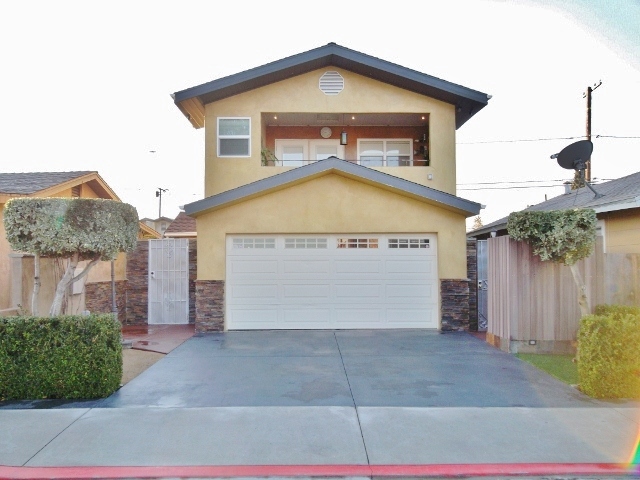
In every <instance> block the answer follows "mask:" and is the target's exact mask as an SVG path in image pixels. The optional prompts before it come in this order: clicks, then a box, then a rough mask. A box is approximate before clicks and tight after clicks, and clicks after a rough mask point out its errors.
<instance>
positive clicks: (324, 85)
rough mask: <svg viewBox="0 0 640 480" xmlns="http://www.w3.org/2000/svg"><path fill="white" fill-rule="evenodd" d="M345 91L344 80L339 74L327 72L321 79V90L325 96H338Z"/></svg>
mask: <svg viewBox="0 0 640 480" xmlns="http://www.w3.org/2000/svg"><path fill="white" fill-rule="evenodd" d="M343 89H344V78H342V75H340V74H339V73H338V72H325V73H324V74H323V75H322V76H321V77H320V90H322V91H323V92H324V94H325V95H338V94H339V93H340V92H341V91H342V90H343Z"/></svg>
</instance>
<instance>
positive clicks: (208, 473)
mask: <svg viewBox="0 0 640 480" xmlns="http://www.w3.org/2000/svg"><path fill="white" fill-rule="evenodd" d="M631 473H633V469H632V468H631V467H628V466H625V465H619V464H612V463H504V464H501V463H497V464H496V463H490V464H461V465H457V464H442V465H438V464H434V465H203V466H165V467H123V466H119V467H99V466H92V467H8V466H1V465H0V480H5V479H6V480H26V479H28V480H58V479H68V480H82V479H99V478H109V479H120V478H137V479H152V478H162V477H174V478H183V477H190V478H211V477H351V476H364V477H370V476H381V477H411V476H420V477H436V476H437V477H460V476H479V477H489V476H505V475H507V476H525V475H603V474H604V475H629V474H631Z"/></svg>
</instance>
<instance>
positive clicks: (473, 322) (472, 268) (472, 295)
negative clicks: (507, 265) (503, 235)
mask: <svg viewBox="0 0 640 480" xmlns="http://www.w3.org/2000/svg"><path fill="white" fill-rule="evenodd" d="M467 277H468V278H469V330H471V331H474V332H477V331H478V241H477V240H476V239H475V238H467Z"/></svg>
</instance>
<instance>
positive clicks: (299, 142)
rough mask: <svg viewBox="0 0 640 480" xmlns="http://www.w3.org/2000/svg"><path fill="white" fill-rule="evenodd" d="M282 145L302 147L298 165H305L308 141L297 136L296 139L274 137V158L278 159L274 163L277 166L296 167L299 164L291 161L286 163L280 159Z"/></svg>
mask: <svg viewBox="0 0 640 480" xmlns="http://www.w3.org/2000/svg"><path fill="white" fill-rule="evenodd" d="M284 147H302V160H301V163H300V165H306V164H307V163H309V142H308V141H307V140H306V139H303V138H297V139H278V138H277V139H276V158H277V159H278V161H277V162H276V165H279V166H284V167H287V166H290V167H297V166H300V165H295V164H293V163H290V164H288V165H287V163H286V162H285V161H284V160H283V159H282V157H283V155H282V149H283V148H284Z"/></svg>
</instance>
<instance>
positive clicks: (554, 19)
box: [0, 0, 640, 225]
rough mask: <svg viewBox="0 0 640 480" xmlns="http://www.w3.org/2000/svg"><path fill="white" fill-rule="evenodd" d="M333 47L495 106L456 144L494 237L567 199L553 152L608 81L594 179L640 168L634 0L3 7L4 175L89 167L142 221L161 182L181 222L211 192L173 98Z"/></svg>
mask: <svg viewBox="0 0 640 480" xmlns="http://www.w3.org/2000/svg"><path fill="white" fill-rule="evenodd" d="M383 6H385V7H386V8H383ZM391 8H392V10H391ZM329 42H336V43H338V44H340V45H343V46H345V47H347V48H351V49H353V50H357V51H360V52H363V53H366V54H369V55H373V56H376V57H379V58H381V59H384V60H387V61H390V62H393V63H397V64H400V65H402V66H405V67H408V68H412V69H415V70H418V71H421V72H424V73H427V74H430V75H434V76H436V77H439V78H442V79H445V80H448V81H451V82H454V83H459V84H462V85H464V86H466V87H469V88H472V89H475V90H480V91H482V92H485V93H488V94H490V95H492V99H491V100H490V101H489V105H488V106H487V107H485V108H484V109H483V110H482V111H481V112H480V113H478V114H477V115H476V116H474V117H473V118H472V119H471V120H470V121H469V122H467V123H466V124H465V125H464V126H463V127H462V128H460V129H459V130H458V132H457V142H458V147H457V155H458V157H457V159H458V164H457V165H458V168H457V175H458V176H457V182H458V195H459V196H461V197H463V198H467V199H469V200H473V201H476V202H479V203H482V204H484V205H486V208H485V209H484V210H483V211H482V212H481V218H482V220H483V222H484V223H485V224H486V223H489V222H490V221H493V220H496V219H498V218H501V217H502V216H505V215H508V213H510V212H511V211H515V210H520V209H522V208H525V207H526V206H527V205H530V204H534V203H539V202H540V201H543V200H544V199H545V195H547V196H548V197H549V198H551V197H553V196H556V195H559V194H561V193H562V191H563V188H562V186H561V185H562V182H563V181H564V180H569V179H570V178H572V172H570V171H568V170H563V169H562V168H560V167H559V166H558V164H557V163H556V161H555V160H551V159H550V158H549V156H550V155H551V154H553V153H557V152H559V151H560V150H561V149H562V148H563V147H564V146H566V145H568V144H570V143H572V142H574V141H576V140H579V139H580V136H582V135H584V134H585V118H586V100H585V99H584V98H583V93H584V92H585V91H586V89H587V87H588V86H589V85H594V84H598V83H599V82H600V81H602V84H601V85H600V86H599V87H598V88H597V89H596V90H595V91H594V93H593V122H592V133H593V135H594V138H593V141H594V152H593V157H592V163H593V168H592V175H593V177H595V178H597V179H612V178H618V177H621V176H624V175H628V174H631V173H634V172H637V171H639V170H640V155H639V154H638V151H639V147H640V138H638V137H640V121H638V115H639V114H640V2H638V1H634V0H618V1H615V0H609V1H607V2H602V1H598V0H581V1H578V0H527V1H518V2H516V1H511V2H510V1H497V0H491V1H489V0H487V1H484V0H469V1H464V0H446V1H445V0H443V1H425V0H415V1H412V0H397V1H394V2H391V3H385V4H380V3H375V2H371V1H370V0H369V1H364V0H362V1H360V0H350V1H345V2H340V3H323V2H319V3H318V2H313V3H312V2H308V1H301V0H297V1H280V0H271V1H269V2H264V1H243V2H217V1H188V0H184V1H135V0H128V1H120V0H111V1H109V2H99V3H98V2H92V1H65V0H58V1H55V2H51V1H14V2H4V3H3V4H2V6H1V7H0V49H1V53H2V56H1V62H2V68H1V72H2V73H0V90H1V91H2V95H3V101H2V104H1V106H0V119H1V121H2V126H1V127H2V129H1V130H0V131H1V132H2V136H1V140H0V162H1V165H2V167H1V169H0V170H1V171H4V172H35V171H70V170H97V171H98V172H99V173H100V175H102V177H103V178H104V179H105V181H106V182H107V183H108V184H109V185H110V186H111V187H112V188H113V189H114V190H115V192H116V193H117V194H118V195H119V196H120V198H121V199H122V200H123V201H125V202H128V203H131V204H132V205H134V206H135V207H136V208H137V210H138V214H139V216H140V217H141V218H142V217H152V218H155V217H157V215H158V199H157V198H156V197H155V192H156V190H157V189H158V187H161V188H164V189H168V191H167V192H166V193H165V194H164V195H163V199H162V200H163V205H162V214H163V215H165V216H169V217H175V216H176V215H177V214H178V212H179V206H180V205H184V204H185V203H190V202H193V201H196V200H199V199H201V198H202V196H203V183H204V135H203V134H204V132H203V130H195V129H193V127H191V125H190V124H189V122H188V121H187V120H186V118H184V116H183V115H182V114H181V113H180V111H179V110H178V109H177V107H176V106H175V105H174V104H173V101H172V99H171V97H170V94H171V93H173V92H176V91H180V90H183V89H185V88H189V87H192V86H195V85H199V84H201V83H205V82H208V81H211V80H214V79H216V78H220V77H223V76H226V75H231V74H234V73H238V72H241V71H244V70H246V69H249V68H253V67H256V66H259V65H263V64H265V63H267V62H271V61H274V60H278V59H281V58H284V57H286V56H289V55H294V54H297V53H300V52H303V51H306V50H310V49H312V48H316V47H319V46H322V45H325V44H327V43H329ZM596 135H599V136H600V137H599V138H595V136H596ZM612 137H618V138H612ZM619 137H635V138H619ZM548 139H556V140H548ZM524 140H526V141H524ZM533 140H535V141H533ZM152 150H153V151H155V152H156V153H150V151H152ZM497 182H505V183H497ZM507 182H519V183H507ZM524 182H526V183H524ZM523 186H524V187H535V188H515V187H523ZM549 186H551V187H549ZM596 188H597V187H596ZM471 221H472V219H470V220H469V225H470V223H471Z"/></svg>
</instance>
